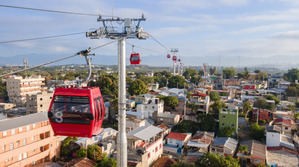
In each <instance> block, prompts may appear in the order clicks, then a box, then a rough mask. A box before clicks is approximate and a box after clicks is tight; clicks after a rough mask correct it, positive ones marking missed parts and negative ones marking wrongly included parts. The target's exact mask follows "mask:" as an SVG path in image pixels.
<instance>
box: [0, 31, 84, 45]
mask: <svg viewBox="0 0 299 167" xmlns="http://www.w3.org/2000/svg"><path fill="white" fill-rule="evenodd" d="M83 33H85V32H75V33H70V34H62V35H52V36H44V37H35V38H25V39H15V40H9V41H0V44H6V43H14V42H24V41H33V40H40V39H50V38H59V37H66V36H71V35H78V34H83Z"/></svg>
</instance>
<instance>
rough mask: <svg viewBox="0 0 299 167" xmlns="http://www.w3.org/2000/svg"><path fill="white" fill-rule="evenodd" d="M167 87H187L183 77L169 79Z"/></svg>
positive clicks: (177, 76)
mask: <svg viewBox="0 0 299 167" xmlns="http://www.w3.org/2000/svg"><path fill="white" fill-rule="evenodd" d="M168 87H169V88H180V89H182V88H184V87H187V85H186V80H185V78H184V77H182V76H179V75H176V76H172V77H170V78H169V80H168Z"/></svg>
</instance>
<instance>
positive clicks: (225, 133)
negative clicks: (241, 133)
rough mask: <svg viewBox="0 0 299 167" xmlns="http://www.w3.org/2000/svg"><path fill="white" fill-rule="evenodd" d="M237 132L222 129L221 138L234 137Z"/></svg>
mask: <svg viewBox="0 0 299 167" xmlns="http://www.w3.org/2000/svg"><path fill="white" fill-rule="evenodd" d="M234 132H235V130H234V129H232V128H230V127H224V128H221V129H220V131H219V135H218V136H219V137H233V135H234Z"/></svg>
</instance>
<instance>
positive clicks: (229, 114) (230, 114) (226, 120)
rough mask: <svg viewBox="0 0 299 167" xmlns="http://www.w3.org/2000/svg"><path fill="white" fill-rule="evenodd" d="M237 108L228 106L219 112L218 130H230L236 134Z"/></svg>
mask: <svg viewBox="0 0 299 167" xmlns="http://www.w3.org/2000/svg"><path fill="white" fill-rule="evenodd" d="M238 113H239V110H238V107H236V106H234V105H228V106H227V108H224V109H223V110H222V111H221V112H219V129H222V128H227V127H228V128H232V129H233V130H234V132H235V133H236V134H237V133H238Z"/></svg>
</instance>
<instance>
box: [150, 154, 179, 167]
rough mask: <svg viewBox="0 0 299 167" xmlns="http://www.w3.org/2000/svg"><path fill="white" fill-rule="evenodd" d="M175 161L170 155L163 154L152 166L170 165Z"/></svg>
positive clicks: (164, 166) (168, 166) (167, 166)
mask: <svg viewBox="0 0 299 167" xmlns="http://www.w3.org/2000/svg"><path fill="white" fill-rule="evenodd" d="M175 163H176V162H175V160H173V159H171V158H169V157H168V156H162V157H160V158H159V159H158V160H157V161H156V162H155V163H154V164H153V166H152V167H170V166H171V165H172V164H175Z"/></svg>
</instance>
